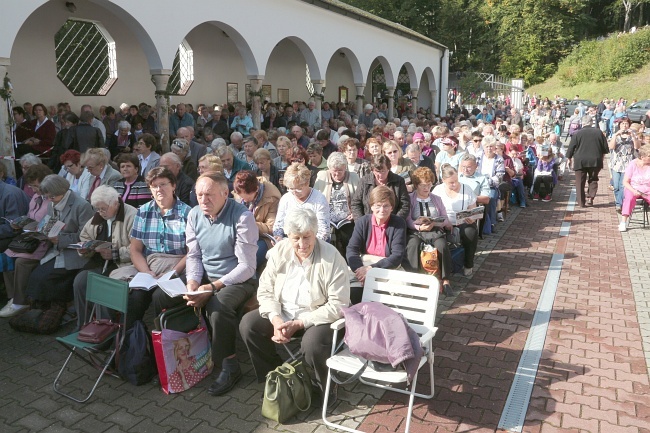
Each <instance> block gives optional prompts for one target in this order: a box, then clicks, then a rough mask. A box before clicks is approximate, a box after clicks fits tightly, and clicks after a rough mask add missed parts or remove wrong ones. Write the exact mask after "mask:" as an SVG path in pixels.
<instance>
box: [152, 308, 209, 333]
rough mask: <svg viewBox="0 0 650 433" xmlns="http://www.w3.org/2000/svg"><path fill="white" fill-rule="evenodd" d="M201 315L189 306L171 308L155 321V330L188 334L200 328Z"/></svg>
mask: <svg viewBox="0 0 650 433" xmlns="http://www.w3.org/2000/svg"><path fill="white" fill-rule="evenodd" d="M199 314H200V312H197V310H195V309H194V308H192V307H188V306H187V305H179V306H178V307H174V308H169V309H167V310H165V311H163V312H162V313H160V315H159V316H158V317H156V318H155V319H154V320H153V324H154V329H155V330H156V331H162V330H163V329H171V330H174V331H180V332H185V333H188V332H190V331H192V330H194V329H196V328H198V327H199Z"/></svg>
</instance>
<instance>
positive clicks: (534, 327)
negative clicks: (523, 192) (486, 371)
mask: <svg viewBox="0 0 650 433" xmlns="http://www.w3.org/2000/svg"><path fill="white" fill-rule="evenodd" d="M575 203H576V190H575V188H574V189H572V190H571V195H570V197H569V202H568V203H567V206H566V210H565V215H566V214H568V213H569V212H573V210H574V209H575ZM570 227H571V222H570V221H564V222H562V227H561V228H560V236H561V237H566V236H568V235H569V228H570ZM563 262H564V254H557V253H554V254H553V257H552V258H551V264H550V266H549V269H548V272H547V274H546V279H545V280H544V286H543V287H542V293H541V294H540V297H539V301H538V303H537V309H536V310H535V316H534V317H533V322H532V324H531V327H530V331H529V332H528V338H527V339H526V344H525V346H524V350H523V353H522V355H521V359H519V365H518V366H517V372H516V373H515V378H514V380H513V382H512V386H511V387H510V393H509V394H508V398H507V400H506V405H505V407H504V409H503V413H502V414H501V419H500V420H499V426H498V429H500V430H506V431H512V432H521V431H522V429H523V426H524V421H525V420H526V412H527V410H528V404H529V403H530V396H531V394H532V392H533V386H534V385H535V377H536V376H537V369H538V367H539V360H540V358H541V356H542V349H543V348H544V340H546V332H547V330H548V324H549V321H550V318H551V312H552V311H553V302H554V301H555V293H556V291H557V285H558V282H559V281H560V273H561V272H562V263H563Z"/></svg>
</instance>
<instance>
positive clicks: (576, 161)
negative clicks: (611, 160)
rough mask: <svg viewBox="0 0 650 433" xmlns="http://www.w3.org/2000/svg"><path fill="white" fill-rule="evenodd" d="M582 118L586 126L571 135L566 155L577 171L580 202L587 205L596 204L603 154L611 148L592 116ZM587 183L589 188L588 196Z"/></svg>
mask: <svg viewBox="0 0 650 433" xmlns="http://www.w3.org/2000/svg"><path fill="white" fill-rule="evenodd" d="M581 120H582V125H584V126H583V127H582V129H580V130H578V131H577V132H576V133H575V134H573V136H572V137H571V142H570V143H569V150H568V151H567V153H566V157H567V158H568V162H569V166H570V167H572V168H573V170H574V171H575V175H576V188H577V189H578V204H580V207H587V205H588V204H589V205H593V204H594V197H596V193H597V192H598V173H599V172H600V170H601V169H602V168H603V156H605V155H607V154H608V153H609V149H608V147H607V141H606V140H605V136H604V135H603V133H602V132H601V131H600V130H599V129H597V128H594V127H593V126H592V121H591V120H592V119H591V116H589V115H586V116H584V117H582V119H581ZM585 183H586V184H588V188H589V192H588V196H587V197H585ZM585 198H586V199H587V200H588V201H586V200H585Z"/></svg>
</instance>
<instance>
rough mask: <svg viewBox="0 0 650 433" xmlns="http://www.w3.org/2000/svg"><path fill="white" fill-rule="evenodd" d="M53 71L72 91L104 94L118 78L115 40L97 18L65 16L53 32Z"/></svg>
mask: <svg viewBox="0 0 650 433" xmlns="http://www.w3.org/2000/svg"><path fill="white" fill-rule="evenodd" d="M54 45H55V53H56V72H57V76H58V77H59V79H60V80H61V81H62V82H63V84H65V86H66V87H67V88H68V89H69V90H70V92H72V94H73V95H78V96H81V95H102V96H103V95H106V94H107V93H108V91H109V90H111V87H113V84H115V81H117V60H116V57H115V41H114V40H113V38H112V37H111V35H110V34H109V33H108V31H107V30H106V29H105V28H104V26H103V25H102V24H101V23H99V22H97V21H88V20H78V19H75V20H68V21H66V22H65V24H63V26H61V28H60V29H59V31H58V32H56V34H55V35H54Z"/></svg>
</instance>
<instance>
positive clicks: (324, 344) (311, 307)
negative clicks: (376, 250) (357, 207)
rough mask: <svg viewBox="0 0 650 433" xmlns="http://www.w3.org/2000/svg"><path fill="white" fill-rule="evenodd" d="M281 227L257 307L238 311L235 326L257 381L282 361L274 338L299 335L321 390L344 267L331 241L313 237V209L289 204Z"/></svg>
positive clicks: (346, 292)
mask: <svg viewBox="0 0 650 433" xmlns="http://www.w3.org/2000/svg"><path fill="white" fill-rule="evenodd" d="M284 230H285V232H286V233H287V234H288V238H287V239H285V240H283V241H281V242H279V243H278V244H277V245H276V246H275V247H274V248H273V249H271V250H270V251H269V259H268V262H267V264H266V268H265V269H264V272H263V273H262V276H261V277H260V283H259V288H258V289H257V300H258V301H259V304H260V307H259V310H255V311H251V312H249V313H247V314H246V315H245V316H244V317H243V319H242V321H241V324H240V325H239V331H240V333H241V335H242V339H243V340H244V344H245V345H246V348H247V349H248V353H249V354H250V357H251V360H252V362H253V367H254V368H255V374H256V376H257V380H258V381H259V382H264V380H265V378H266V374H267V373H268V372H269V371H272V370H274V369H275V368H276V367H277V366H279V365H281V364H282V359H281V358H280V356H279V355H278V353H277V352H276V350H275V343H287V342H289V340H290V339H291V338H292V337H294V336H296V337H302V341H301V352H302V353H303V354H304V356H305V361H306V362H307V363H308V364H309V365H310V366H311V367H312V368H313V370H314V375H315V377H314V379H315V380H316V382H317V383H318V385H319V386H320V389H321V391H322V390H324V389H325V383H326V380H327V366H326V364H325V361H326V360H327V358H328V357H329V355H330V352H331V346H332V333H333V331H332V330H331V329H330V324H331V323H333V322H335V321H336V320H337V319H339V318H340V317H341V307H346V306H348V304H349V303H350V282H349V275H348V267H347V264H346V263H345V259H344V258H343V257H342V256H341V255H340V254H339V253H338V251H336V249H335V248H334V247H333V246H332V245H330V244H328V243H327V242H325V241H323V240H320V239H318V238H317V237H316V233H317V231H318V221H317V218H316V214H315V213H314V212H313V211H312V210H310V209H305V208H297V209H293V210H291V211H290V212H289V214H288V215H287V218H286V220H285V226H284ZM331 397H334V395H332V396H331Z"/></svg>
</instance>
